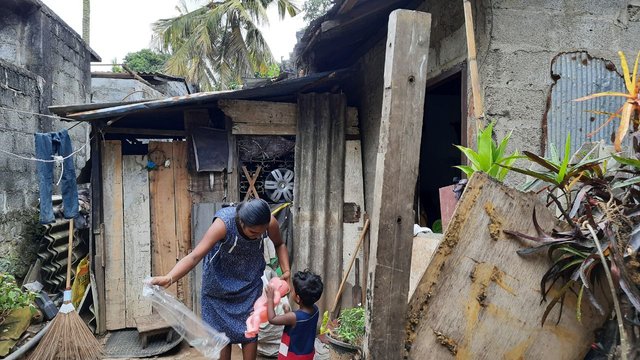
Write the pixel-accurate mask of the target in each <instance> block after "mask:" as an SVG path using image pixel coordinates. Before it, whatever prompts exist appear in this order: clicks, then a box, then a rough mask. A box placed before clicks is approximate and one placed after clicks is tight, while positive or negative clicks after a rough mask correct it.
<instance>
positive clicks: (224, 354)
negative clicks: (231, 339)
mask: <svg viewBox="0 0 640 360" xmlns="http://www.w3.org/2000/svg"><path fill="white" fill-rule="evenodd" d="M231 346H232V344H229V345H227V346H225V347H224V349H222V351H220V360H231Z"/></svg>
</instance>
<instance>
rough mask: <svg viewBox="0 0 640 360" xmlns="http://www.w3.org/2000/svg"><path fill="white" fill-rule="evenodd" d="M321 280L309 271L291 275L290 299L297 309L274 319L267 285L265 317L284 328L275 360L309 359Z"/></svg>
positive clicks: (271, 295) (316, 320) (311, 356)
mask: <svg viewBox="0 0 640 360" xmlns="http://www.w3.org/2000/svg"><path fill="white" fill-rule="evenodd" d="M322 288H323V285H322V279H321V278H320V276H318V275H316V274H314V273H312V272H311V271H309V270H305V271H298V272H297V273H296V274H295V275H293V292H292V293H291V295H292V297H293V300H294V301H295V302H296V304H298V306H299V307H300V309H299V310H297V311H295V312H288V313H286V314H284V315H278V316H276V314H275V312H274V310H273V292H274V290H275V289H273V288H272V287H271V286H267V289H266V294H267V315H268V319H269V322H270V323H271V324H273V325H284V332H283V334H282V341H281V342H280V350H279V353H278V360H287V359H289V360H313V356H314V355H315V347H314V344H315V339H316V332H317V327H318V318H319V310H318V307H317V306H316V305H315V303H316V301H318V300H319V299H320V296H321V295H322Z"/></svg>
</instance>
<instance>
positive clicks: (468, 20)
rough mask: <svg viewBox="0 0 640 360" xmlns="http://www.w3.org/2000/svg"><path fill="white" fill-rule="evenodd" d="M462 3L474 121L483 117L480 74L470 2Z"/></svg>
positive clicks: (464, 1)
mask: <svg viewBox="0 0 640 360" xmlns="http://www.w3.org/2000/svg"><path fill="white" fill-rule="evenodd" d="M462 3H463V5H464V25H465V30H466V33H467V52H468V55H467V59H468V60H467V62H468V64H469V73H470V75H471V92H472V94H473V112H474V115H475V117H476V121H478V122H479V121H480V120H481V119H483V118H484V104H483V101H482V95H481V93H480V74H479V72H478V62H477V59H476V55H477V49H476V38H475V33H474V31H473V15H472V12H471V3H470V2H469V0H463V1H462Z"/></svg>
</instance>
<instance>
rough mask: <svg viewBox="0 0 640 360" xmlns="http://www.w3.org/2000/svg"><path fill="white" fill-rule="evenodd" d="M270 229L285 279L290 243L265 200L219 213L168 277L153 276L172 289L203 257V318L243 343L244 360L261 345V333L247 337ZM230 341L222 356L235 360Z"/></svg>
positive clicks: (251, 357)
mask: <svg viewBox="0 0 640 360" xmlns="http://www.w3.org/2000/svg"><path fill="white" fill-rule="evenodd" d="M265 233H267V234H268V235H269V238H270V239H271V241H272V242H273V244H274V246H275V248H276V252H277V254H278V259H279V261H280V267H281V268H282V270H283V274H282V276H281V278H282V279H283V280H288V279H289V277H290V276H291V272H290V268H289V255H288V253H287V247H286V246H285V244H284V243H283V242H282V238H281V237H280V228H279V225H278V222H277V221H276V219H275V218H274V217H273V216H272V215H271V210H270V209H269V205H268V204H267V202H266V201H264V200H260V199H256V200H250V201H246V202H242V203H240V204H238V206H237V207H227V208H223V209H221V210H220V211H218V212H217V213H216V214H215V217H214V218H213V223H212V224H211V226H210V227H209V229H208V230H207V232H206V234H205V235H204V237H203V238H202V241H200V243H199V244H198V246H196V248H195V249H193V251H192V252H191V253H190V254H189V255H187V256H186V257H184V258H183V259H182V260H180V261H179V262H178V263H177V264H176V266H174V267H173V269H171V271H169V273H168V274H167V275H165V276H158V277H154V278H153V279H151V283H152V284H155V285H160V286H164V287H168V286H170V285H171V284H173V283H175V282H176V281H177V280H178V279H180V278H182V277H183V276H185V275H186V274H187V273H188V272H189V271H191V269H193V268H194V267H195V266H196V264H198V262H200V260H202V259H203V258H204V263H203V273H202V300H201V301H202V318H203V320H204V321H205V322H206V323H207V324H209V325H211V327H213V328H214V329H216V330H218V331H221V332H224V333H225V334H226V335H227V336H228V337H229V339H230V340H231V344H238V343H240V344H242V356H243V359H244V360H255V358H256V352H257V348H258V344H257V337H254V338H251V339H247V338H246V337H245V336H244V332H245V330H246V320H247V318H248V317H249V315H250V314H251V311H252V310H253V304H254V302H255V301H256V300H257V299H258V298H259V297H260V295H262V279H261V277H262V274H263V272H264V268H265V265H266V264H265V261H264V255H263V254H264V248H263V236H264V234H265ZM231 344H230V345H228V346H227V347H225V348H224V350H222V352H221V354H220V359H222V360H228V359H231Z"/></svg>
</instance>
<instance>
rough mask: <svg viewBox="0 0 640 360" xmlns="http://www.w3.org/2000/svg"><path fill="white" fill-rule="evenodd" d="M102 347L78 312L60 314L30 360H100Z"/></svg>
mask: <svg viewBox="0 0 640 360" xmlns="http://www.w3.org/2000/svg"><path fill="white" fill-rule="evenodd" d="M101 358H102V347H101V346H100V343H99V342H98V340H97V339H96V338H95V336H93V334H92V333H91V330H89V328H88V327H87V325H86V324H85V323H84V321H83V320H82V318H81V317H80V315H78V313H77V312H76V311H71V312H69V313H67V314H64V313H58V315H56V317H55V318H54V319H53V323H52V324H51V327H50V328H49V331H48V332H47V333H46V334H45V335H44V337H43V338H42V340H40V343H39V344H38V347H36V349H35V350H34V351H33V353H32V354H31V355H30V356H29V359H30V360H58V359H60V360H61V359H69V360H99V359H101Z"/></svg>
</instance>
